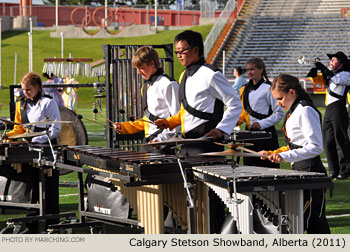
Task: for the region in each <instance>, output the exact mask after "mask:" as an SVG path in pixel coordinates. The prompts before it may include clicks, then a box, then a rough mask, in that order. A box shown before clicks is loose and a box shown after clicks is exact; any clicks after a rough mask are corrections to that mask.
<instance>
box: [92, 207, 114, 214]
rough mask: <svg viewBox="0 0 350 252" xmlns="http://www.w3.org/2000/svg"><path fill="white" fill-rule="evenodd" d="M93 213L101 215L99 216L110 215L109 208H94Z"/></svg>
mask: <svg viewBox="0 0 350 252" xmlns="http://www.w3.org/2000/svg"><path fill="white" fill-rule="evenodd" d="M94 211H95V212H96V213H101V214H106V215H111V209H110V208H104V207H103V206H101V207H99V206H97V205H96V206H94Z"/></svg>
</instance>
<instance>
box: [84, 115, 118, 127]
mask: <svg viewBox="0 0 350 252" xmlns="http://www.w3.org/2000/svg"><path fill="white" fill-rule="evenodd" d="M78 118H79V119H84V120H87V121H89V122H92V123H96V124H99V125H102V126H105V127H108V128H111V129H114V128H113V127H112V126H109V125H105V124H103V123H99V122H96V121H95V120H92V119H88V118H83V116H82V115H78Z"/></svg>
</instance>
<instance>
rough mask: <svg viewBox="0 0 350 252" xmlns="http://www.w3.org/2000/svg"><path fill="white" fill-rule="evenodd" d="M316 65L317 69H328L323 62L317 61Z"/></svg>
mask: <svg viewBox="0 0 350 252" xmlns="http://www.w3.org/2000/svg"><path fill="white" fill-rule="evenodd" d="M315 66H316V69H318V70H323V69H327V67H326V66H325V65H323V64H322V63H321V62H319V61H316V62H315Z"/></svg>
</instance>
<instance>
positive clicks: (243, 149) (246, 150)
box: [236, 146, 288, 163]
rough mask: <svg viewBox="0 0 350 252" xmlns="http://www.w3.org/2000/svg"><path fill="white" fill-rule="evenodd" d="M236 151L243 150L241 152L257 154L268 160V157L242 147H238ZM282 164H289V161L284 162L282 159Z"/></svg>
mask: <svg viewBox="0 0 350 252" xmlns="http://www.w3.org/2000/svg"><path fill="white" fill-rule="evenodd" d="M236 150H241V151H245V152H249V153H253V154H257V155H259V156H260V157H264V158H268V156H266V155H263V154H260V153H259V152H256V151H253V150H250V149H247V148H244V147H242V146H238V147H236ZM281 162H284V163H288V162H287V161H284V160H283V159H282V161H281Z"/></svg>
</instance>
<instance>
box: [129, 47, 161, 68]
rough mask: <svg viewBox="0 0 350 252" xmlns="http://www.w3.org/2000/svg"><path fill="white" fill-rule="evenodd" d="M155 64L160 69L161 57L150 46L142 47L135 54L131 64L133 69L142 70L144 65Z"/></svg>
mask: <svg viewBox="0 0 350 252" xmlns="http://www.w3.org/2000/svg"><path fill="white" fill-rule="evenodd" d="M152 61H153V62H154V66H155V67H156V68H157V69H158V68H159V57H158V53H157V52H156V51H155V50H154V49H153V48H152V47H150V46H142V47H140V48H139V49H137V51H136V52H135V54H134V56H133V57H132V61H131V64H132V66H133V67H137V68H140V67H142V65H143V64H147V65H149V64H151V62H152Z"/></svg>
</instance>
